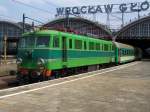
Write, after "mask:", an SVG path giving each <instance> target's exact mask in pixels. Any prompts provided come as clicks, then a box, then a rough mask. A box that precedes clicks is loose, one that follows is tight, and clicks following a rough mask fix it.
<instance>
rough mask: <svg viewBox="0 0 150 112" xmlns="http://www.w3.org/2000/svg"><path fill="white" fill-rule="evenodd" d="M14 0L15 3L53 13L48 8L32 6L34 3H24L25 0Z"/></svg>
mask: <svg viewBox="0 0 150 112" xmlns="http://www.w3.org/2000/svg"><path fill="white" fill-rule="evenodd" d="M12 1H13V2H15V3H18V4H21V5H24V6H27V7H30V8H33V9H36V10H39V11H42V12H45V13H49V14H50V13H51V12H50V11H48V10H45V9H42V8H38V7H35V6H32V5H29V4H26V3H23V2H21V1H18V0H12Z"/></svg>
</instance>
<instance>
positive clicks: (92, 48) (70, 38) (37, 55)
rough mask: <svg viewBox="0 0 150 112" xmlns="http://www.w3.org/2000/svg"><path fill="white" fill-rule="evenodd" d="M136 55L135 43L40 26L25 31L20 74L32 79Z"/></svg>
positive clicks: (22, 79)
mask: <svg viewBox="0 0 150 112" xmlns="http://www.w3.org/2000/svg"><path fill="white" fill-rule="evenodd" d="M119 47H120V48H119ZM124 52H125V53H124ZM134 59H135V56H134V49H133V47H132V46H128V45H124V44H120V43H114V42H112V41H107V40H102V39H95V38H91V37H89V36H83V35H76V34H71V33H66V32H60V31H55V30H39V31H35V32H29V33H25V34H23V36H22V38H21V39H20V41H19V45H18V55H17V64H18V72H17V78H18V80H19V82H21V83H30V82H34V81H41V80H47V79H51V78H57V77H62V76H65V75H68V74H69V75H70V74H75V73H76V72H80V71H82V72H83V71H89V70H91V69H98V68H100V66H101V65H104V64H114V63H116V64H119V63H124V62H128V61H132V60H134Z"/></svg>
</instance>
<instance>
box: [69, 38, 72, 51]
mask: <svg viewBox="0 0 150 112" xmlns="http://www.w3.org/2000/svg"><path fill="white" fill-rule="evenodd" d="M69 49H72V39H69Z"/></svg>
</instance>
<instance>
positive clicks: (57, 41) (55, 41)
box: [53, 36, 59, 48]
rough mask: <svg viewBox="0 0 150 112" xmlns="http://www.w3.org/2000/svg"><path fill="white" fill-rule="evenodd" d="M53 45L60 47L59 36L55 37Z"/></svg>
mask: <svg viewBox="0 0 150 112" xmlns="http://www.w3.org/2000/svg"><path fill="white" fill-rule="evenodd" d="M53 47H54V48H59V38H58V37H57V36H54V37H53Z"/></svg>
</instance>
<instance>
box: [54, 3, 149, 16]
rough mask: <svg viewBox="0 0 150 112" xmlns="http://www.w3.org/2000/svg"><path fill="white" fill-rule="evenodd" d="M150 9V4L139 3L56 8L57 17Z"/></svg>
mask: <svg viewBox="0 0 150 112" xmlns="http://www.w3.org/2000/svg"><path fill="white" fill-rule="evenodd" d="M149 8H150V2H148V1H144V2H140V3H139V2H138V3H122V4H107V5H95V6H74V7H60V8H56V13H57V14H56V15H57V16H61V15H66V14H74V15H77V14H96V13H131V12H140V11H146V10H148V9H149Z"/></svg>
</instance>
